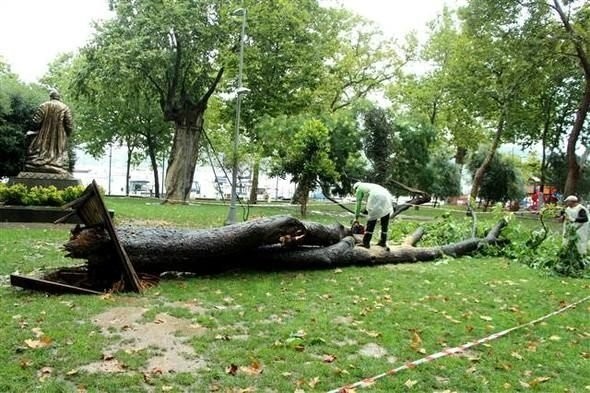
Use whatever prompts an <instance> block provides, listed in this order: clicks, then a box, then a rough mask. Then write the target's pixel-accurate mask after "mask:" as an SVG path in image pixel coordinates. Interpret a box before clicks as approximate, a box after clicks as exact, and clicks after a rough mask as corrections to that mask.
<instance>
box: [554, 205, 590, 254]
mask: <svg viewBox="0 0 590 393" xmlns="http://www.w3.org/2000/svg"><path fill="white" fill-rule="evenodd" d="M564 203H565V209H564V210H563V211H562V213H561V219H562V221H563V237H564V242H567V233H568V228H570V227H573V228H574V229H575V231H576V233H577V234H578V239H577V242H576V246H577V248H578V251H579V253H580V255H586V250H587V247H588V226H589V224H588V210H587V209H586V208H585V207H584V205H582V204H581V203H579V201H578V197H576V196H575V195H570V196H568V197H567V198H565V199H564Z"/></svg>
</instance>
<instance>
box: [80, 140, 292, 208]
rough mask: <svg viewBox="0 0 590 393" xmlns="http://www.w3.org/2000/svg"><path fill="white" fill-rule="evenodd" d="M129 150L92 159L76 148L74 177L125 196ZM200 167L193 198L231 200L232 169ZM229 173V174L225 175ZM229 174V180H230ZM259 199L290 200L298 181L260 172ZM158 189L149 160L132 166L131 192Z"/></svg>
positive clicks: (245, 181)
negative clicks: (294, 181)
mask: <svg viewBox="0 0 590 393" xmlns="http://www.w3.org/2000/svg"><path fill="white" fill-rule="evenodd" d="M126 160H127V149H126V147H125V146H113V147H112V149H107V151H106V153H105V154H104V155H103V156H102V157H100V158H93V157H91V156H90V155H88V154H87V153H85V152H84V151H82V150H76V167H75V169H74V177H76V178H78V179H80V181H81V182H82V184H84V185H87V184H90V183H91V182H92V180H96V183H97V184H98V185H99V186H101V187H102V188H103V189H104V190H105V193H106V194H107V195H125V184H126V179H125V176H126V171H127V162H126ZM165 165H166V162H160V167H159V169H158V177H159V180H160V187H161V188H160V192H161V195H164V194H165V192H166V189H165V186H164V184H163V183H164V181H163V179H164V177H165V174H166V167H165ZM225 171H226V172H224V171H223V170H222V169H221V168H211V167H210V166H208V167H197V168H196V169H195V175H194V178H193V179H194V182H193V187H192V190H191V198H206V199H222V196H223V198H224V199H229V198H230V196H231V185H230V182H231V169H230V168H226V169H225ZM226 173H227V176H226ZM228 177H229V179H228ZM258 180H259V181H258V199H260V200H262V199H264V200H266V199H268V198H269V197H270V199H289V198H291V196H292V195H293V193H294V191H295V184H294V183H291V182H290V181H289V180H284V179H280V178H277V177H269V176H266V175H265V174H263V173H261V174H260V177H259V179H258ZM251 185H252V181H251V177H250V174H249V173H248V174H246V175H244V176H243V177H240V179H239V182H238V194H239V195H240V197H242V198H247V197H249V196H250V190H251ZM154 192H155V189H154V174H153V171H152V168H151V165H150V163H149V160H147V159H146V160H144V161H143V162H141V163H140V164H139V165H137V166H133V165H132V166H131V169H130V172H129V195H138V196H150V195H153V194H154Z"/></svg>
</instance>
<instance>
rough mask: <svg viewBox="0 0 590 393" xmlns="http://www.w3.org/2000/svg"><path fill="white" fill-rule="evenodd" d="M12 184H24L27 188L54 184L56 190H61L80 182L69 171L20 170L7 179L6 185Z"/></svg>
mask: <svg viewBox="0 0 590 393" xmlns="http://www.w3.org/2000/svg"><path fill="white" fill-rule="evenodd" d="M13 184H24V185H25V186H27V187H29V188H30V187H35V186H39V187H49V186H55V187H56V188H57V189H58V190H63V189H65V188H68V187H71V186H78V185H81V184H82V182H81V181H80V180H78V179H76V178H75V177H73V176H72V175H71V174H69V173H67V174H62V173H48V172H20V173H19V174H18V175H17V176H16V177H11V178H10V179H8V185H13Z"/></svg>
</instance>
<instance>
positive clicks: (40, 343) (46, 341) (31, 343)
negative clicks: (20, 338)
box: [25, 336, 51, 349]
mask: <svg viewBox="0 0 590 393" xmlns="http://www.w3.org/2000/svg"><path fill="white" fill-rule="evenodd" d="M25 344H27V347H29V348H32V349H37V348H45V347H47V346H49V345H51V338H50V337H47V336H42V337H41V338H39V340H30V339H27V340H25Z"/></svg>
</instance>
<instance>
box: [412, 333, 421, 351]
mask: <svg viewBox="0 0 590 393" xmlns="http://www.w3.org/2000/svg"><path fill="white" fill-rule="evenodd" d="M410 347H412V349H413V350H414V351H417V350H418V349H420V348H421V347H422V338H420V335H419V334H418V332H417V331H415V330H412V339H411V342H410Z"/></svg>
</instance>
